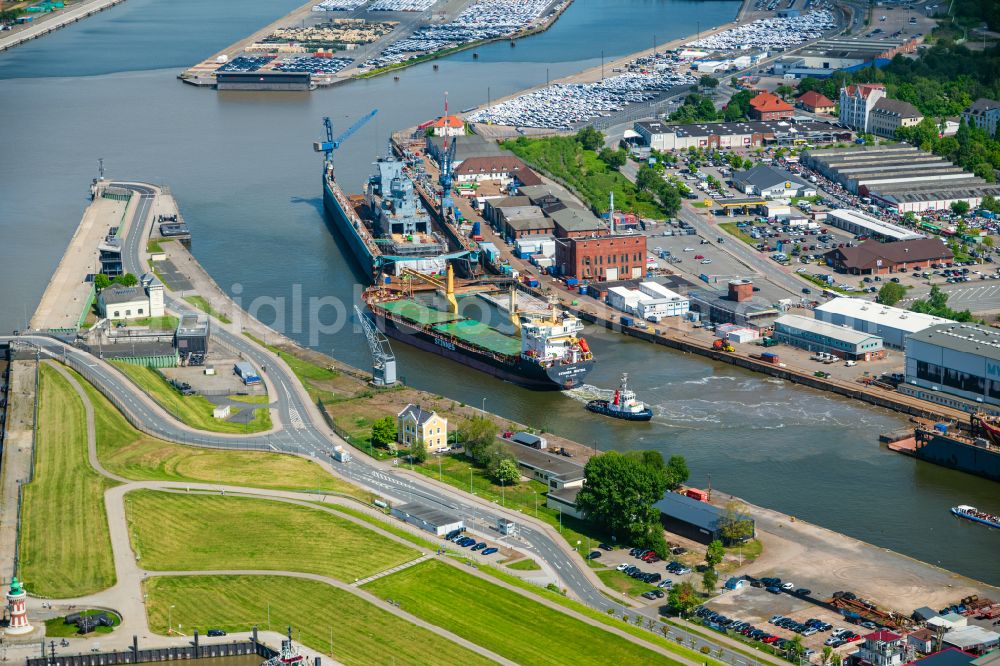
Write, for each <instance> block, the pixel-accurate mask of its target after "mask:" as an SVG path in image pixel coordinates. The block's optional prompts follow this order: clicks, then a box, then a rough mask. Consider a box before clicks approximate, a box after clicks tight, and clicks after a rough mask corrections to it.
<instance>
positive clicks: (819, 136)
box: [634, 120, 854, 151]
mask: <svg viewBox="0 0 1000 666" xmlns="http://www.w3.org/2000/svg"><path fill="white" fill-rule="evenodd" d="M634 127H635V131H636V133H637V134H638V135H639V136H640V137H641V139H642V143H643V145H645V146H649V147H650V148H652V149H653V150H660V151H663V150H688V149H689V148H746V147H748V146H764V145H776V146H793V145H799V144H813V145H822V144H830V143H837V142H839V141H850V140H851V138H852V137H853V136H854V135H853V133H852V132H851V130H850V129H848V128H846V127H844V126H843V125H839V124H837V123H827V122H821V121H818V120H799V121H793V120H762V121H750V122H735V123H693V124H689V125H668V124H666V123H662V122H660V121H658V120H642V121H639V122H637V123H635V126H634Z"/></svg>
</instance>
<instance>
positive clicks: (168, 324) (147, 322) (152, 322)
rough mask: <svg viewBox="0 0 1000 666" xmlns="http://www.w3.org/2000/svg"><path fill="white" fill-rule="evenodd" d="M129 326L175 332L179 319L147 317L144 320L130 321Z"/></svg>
mask: <svg viewBox="0 0 1000 666" xmlns="http://www.w3.org/2000/svg"><path fill="white" fill-rule="evenodd" d="M128 325H129V326H148V327H150V328H151V329H153V330H154V331H173V330H175V329H176V328H177V317H171V316H169V315H167V316H165V317H145V318H143V319H130V320H129V321H128Z"/></svg>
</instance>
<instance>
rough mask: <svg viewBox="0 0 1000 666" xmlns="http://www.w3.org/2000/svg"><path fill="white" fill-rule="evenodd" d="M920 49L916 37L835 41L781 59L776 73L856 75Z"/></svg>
mask: <svg viewBox="0 0 1000 666" xmlns="http://www.w3.org/2000/svg"><path fill="white" fill-rule="evenodd" d="M916 46H917V40H916V39H914V38H913V37H908V36H907V37H898V38H885V37H883V38H882V39H873V38H864V37H832V38H830V39H821V40H818V41H816V42H813V43H812V44H810V45H809V46H807V47H805V48H802V49H799V50H798V51H795V52H794V53H792V54H790V55H788V56H786V57H784V58H780V59H778V60H777V61H775V63H774V68H773V72H774V73H775V74H781V75H791V76H794V77H795V78H802V77H805V76H812V77H817V78H824V77H828V76H830V75H832V74H833V73H834V72H836V71H838V70H848V71H853V70H855V69H860V68H862V67H865V66H867V65H869V64H871V63H876V62H880V61H886V62H887V61H889V60H891V59H892V58H893V56H895V55H896V54H897V53H911V52H912V51H913V50H914V49H915V48H916Z"/></svg>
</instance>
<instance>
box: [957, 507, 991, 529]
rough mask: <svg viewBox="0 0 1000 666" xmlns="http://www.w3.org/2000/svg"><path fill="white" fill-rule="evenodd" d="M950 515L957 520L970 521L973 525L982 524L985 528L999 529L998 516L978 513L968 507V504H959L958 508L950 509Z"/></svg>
mask: <svg viewBox="0 0 1000 666" xmlns="http://www.w3.org/2000/svg"><path fill="white" fill-rule="evenodd" d="M951 513H952V515H955V516H958V517H959V518H965V519H966V520H971V521H972V522H975V523H982V524H983V525H986V526H987V527H996V528H997V529H1000V516H998V515H996V514H992V513H986V512H985V511H980V510H979V509H977V508H976V507H974V506H969V505H968V504H959V505H958V506H953V507H951Z"/></svg>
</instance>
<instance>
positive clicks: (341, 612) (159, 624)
mask: <svg viewBox="0 0 1000 666" xmlns="http://www.w3.org/2000/svg"><path fill="white" fill-rule="evenodd" d="M144 589H145V592H146V593H147V594H148V595H149V600H148V603H147V605H146V608H147V610H148V613H149V624H150V627H151V628H152V630H153V631H155V632H156V633H158V634H165V633H166V632H167V622H168V613H167V609H169V608H170V607H171V606H173V607H174V608H173V609H172V610H171V611H170V618H169V620H170V621H172V622H173V623H174V626H175V628H176V626H177V625H182V626H183V631H184V632H185V633H190V632H192V631H194V630H195V629H198V630H200V632H201V634H202V635H204V634H205V632H206V631H207V630H208V629H209V628H219V629H224V630H226V631H230V632H234V631H249V630H251V629H252V628H253V627H254V626H255V625H256V626H257V627H259V628H260V629H274V630H275V631H284V628H285V627H287V626H291V627H293V628H294V629H295V634H296V635H295V638H296V640H299V641H301V642H302V643H303V644H305V645H306V646H308V647H310V648H312V649H314V650H316V651H318V652H320V653H323V654H330V638H331V632H332V637H333V654H332V657H334V658H335V659H336V660H337V661H339V662H341V663H344V664H348V665H349V666H354V665H357V666H368V665H369V664H386V665H388V664H393V663H399V664H436V663H441V664H472V665H478V664H488V663H491V662H489V661H487V660H486V659H484V658H482V657H480V656H479V655H477V654H476V653H474V652H471V651H469V650H467V649H465V648H463V647H460V646H458V645H455V644H454V643H452V642H451V641H449V640H447V639H445V638H442V637H440V636H438V635H437V634H434V633H432V632H430V631H428V630H426V629H422V628H420V627H417V626H414V625H412V624H410V623H409V622H407V621H406V620H404V619H401V618H398V617H396V616H395V615H392V614H391V613H388V612H386V611H384V610H381V609H379V608H377V607H376V606H374V605H372V604H369V603H366V602H365V601H363V600H362V599H359V598H358V597H356V596H354V595H353V594H350V593H349V592H344V591H343V590H339V589H337V588H334V587H330V586H329V585H324V584H323V583H320V582H318V581H312V580H302V579H297V578H288V577H282V576H184V577H170V578H151V579H147V580H146V581H145V583H144ZM403 609H404V610H405V609H406V607H405V606H404V607H403ZM268 620H270V624H268ZM431 621H432V622H434V623H435V624H438V622H437V621H436V620H431ZM443 626H447V625H443Z"/></svg>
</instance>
